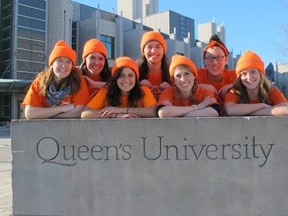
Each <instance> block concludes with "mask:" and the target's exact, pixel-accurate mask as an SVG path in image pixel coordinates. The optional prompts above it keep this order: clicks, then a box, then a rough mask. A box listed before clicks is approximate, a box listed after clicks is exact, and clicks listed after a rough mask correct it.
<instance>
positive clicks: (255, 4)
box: [74, 0, 288, 67]
mask: <svg viewBox="0 0 288 216" xmlns="http://www.w3.org/2000/svg"><path fill="white" fill-rule="evenodd" d="M74 1H76V2H79V3H82V4H85V5H89V6H92V7H95V8H97V7H98V4H99V5H100V9H101V10H105V11H108V12H111V11H112V8H113V9H114V11H115V13H117V0H105V1H103V0H74ZM166 10H172V11H174V12H176V13H179V14H182V15H184V16H187V17H189V18H192V19H194V20H195V31H196V33H195V38H196V39H198V35H197V26H198V24H202V23H207V22H210V21H212V20H213V19H214V18H215V23H216V24H217V25H221V24H222V23H224V26H225V28H226V46H227V48H228V49H229V50H230V51H231V50H233V54H234V57H235V56H236V55H237V54H241V53H244V52H245V51H246V50H251V51H253V52H256V53H257V54H258V55H259V56H260V57H261V58H262V59H263V61H264V63H265V67H266V66H267V65H268V64H269V63H270V62H273V61H274V60H275V61H277V62H280V63H288V54H286V56H285V55H284V54H283V53H281V51H280V50H281V48H280V47H281V46H285V47H286V48H288V29H287V32H286V33H285V31H284V30H283V29H282V27H283V26H286V28H288V3H287V0H242V1H228V0H217V1H215V0H206V1H195V0H177V1H174V0H173V1H171V0H159V12H162V11H166Z"/></svg>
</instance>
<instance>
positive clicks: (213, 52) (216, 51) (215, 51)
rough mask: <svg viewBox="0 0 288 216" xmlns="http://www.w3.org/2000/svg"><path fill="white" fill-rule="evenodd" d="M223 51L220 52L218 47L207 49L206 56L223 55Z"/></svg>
mask: <svg viewBox="0 0 288 216" xmlns="http://www.w3.org/2000/svg"><path fill="white" fill-rule="evenodd" d="M224 54H225V53H224V50H222V49H221V48H220V47H219V46H214V47H213V48H208V49H207V51H206V56H208V55H224Z"/></svg>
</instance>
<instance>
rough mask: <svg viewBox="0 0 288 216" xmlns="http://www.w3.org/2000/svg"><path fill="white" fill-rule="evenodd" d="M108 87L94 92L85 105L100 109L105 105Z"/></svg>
mask: <svg viewBox="0 0 288 216" xmlns="http://www.w3.org/2000/svg"><path fill="white" fill-rule="evenodd" d="M107 92H108V89H107V88H102V89H101V90H100V91H99V92H98V94H96V95H95V96H94V97H93V98H92V100H91V101H90V102H89V103H88V104H87V107H89V108H91V109H96V110H99V109H102V108H104V107H105V103H106V95H107Z"/></svg>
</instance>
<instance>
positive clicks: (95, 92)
mask: <svg viewBox="0 0 288 216" xmlns="http://www.w3.org/2000/svg"><path fill="white" fill-rule="evenodd" d="M84 76H86V75H84ZM89 78H91V77H89ZM91 79H92V80H93V81H96V82H102V79H101V77H97V78H95V77H92V78H91ZM85 81H86V80H85ZM86 83H87V81H86ZM87 86H88V83H87ZM100 89H101V88H89V87H88V90H89V97H90V100H91V99H92V98H93V97H94V96H95V95H96V94H97V93H98V92H99V91H100Z"/></svg>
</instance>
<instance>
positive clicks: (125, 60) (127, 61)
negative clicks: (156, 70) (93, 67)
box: [112, 56, 139, 79]
mask: <svg viewBox="0 0 288 216" xmlns="http://www.w3.org/2000/svg"><path fill="white" fill-rule="evenodd" d="M122 67H129V68H131V69H132V70H133V71H134V72H135V74H136V76H137V79H139V69H138V66H137V64H136V63H135V61H134V60H133V59H131V58H129V57H126V56H124V57H120V58H117V59H116V60H115V63H114V66H113V67H112V76H114V74H115V72H116V71H117V70H118V69H119V68H122Z"/></svg>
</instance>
